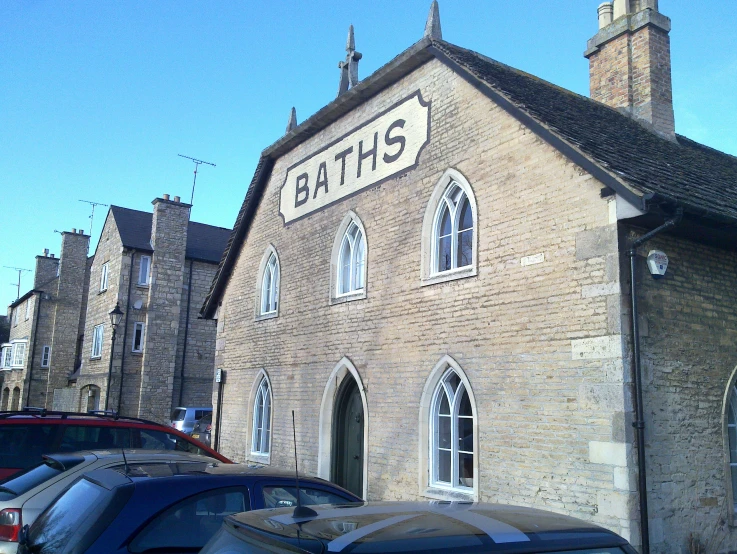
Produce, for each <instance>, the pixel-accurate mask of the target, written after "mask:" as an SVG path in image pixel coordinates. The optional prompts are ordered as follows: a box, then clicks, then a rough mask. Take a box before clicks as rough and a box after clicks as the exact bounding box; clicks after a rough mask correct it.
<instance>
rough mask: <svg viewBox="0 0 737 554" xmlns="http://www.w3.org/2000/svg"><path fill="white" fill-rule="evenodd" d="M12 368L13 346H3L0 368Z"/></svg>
mask: <svg viewBox="0 0 737 554" xmlns="http://www.w3.org/2000/svg"><path fill="white" fill-rule="evenodd" d="M12 366H13V345H12V344H6V345H3V349H2V356H1V357H0V368H2V369H10V368H11V367H12Z"/></svg>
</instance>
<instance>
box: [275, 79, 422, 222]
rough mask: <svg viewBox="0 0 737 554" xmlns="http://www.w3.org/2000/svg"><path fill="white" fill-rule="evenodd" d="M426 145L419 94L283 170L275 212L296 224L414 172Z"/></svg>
mask: <svg viewBox="0 0 737 554" xmlns="http://www.w3.org/2000/svg"><path fill="white" fill-rule="evenodd" d="M429 142H430V103H429V102H424V101H423V100H422V96H421V95H420V91H419V90H418V91H417V92H415V93H414V94H412V95H411V96H409V97H407V98H405V99H404V100H402V101H400V102H399V103H397V104H395V105H394V106H392V107H391V108H389V109H388V110H386V111H384V112H382V113H380V114H378V115H377V116H376V117H373V118H372V119H370V120H368V121H366V122H364V123H362V124H361V125H359V126H358V127H356V128H355V129H353V130H352V131H350V132H349V133H347V134H346V135H344V136H342V137H340V138H339V139H337V140H335V141H333V142H332V143H330V144H328V145H327V146H325V147H323V148H321V149H320V150H317V151H316V152H313V153H312V154H310V155H309V156H307V157H306V158H304V159H302V160H300V161H299V162H297V163H296V164H294V165H292V166H291V167H289V168H288V169H287V176H286V179H285V180H284V184H283V185H282V188H281V197H280V202H279V212H280V213H281V216H282V217H283V218H284V223H285V224H287V223H290V222H293V221H296V220H298V219H301V218H303V217H305V216H307V215H309V214H311V213H312V212H315V211H317V210H320V209H322V208H325V207H327V206H330V205H331V204H334V203H335V202H338V201H339V200H342V199H343V198H346V197H348V196H352V195H354V194H357V193H359V192H361V191H364V190H366V189H367V188H369V187H372V186H375V185H378V184H379V183H382V182H383V181H386V180H387V179H390V178H392V177H394V176H396V175H398V174H399V173H402V172H404V171H407V170H409V169H412V168H414V167H416V166H417V164H418V163H419V159H420V153H421V152H422V149H423V148H424V147H425V146H426V145H427V144H428V143H429Z"/></svg>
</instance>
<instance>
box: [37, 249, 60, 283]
mask: <svg viewBox="0 0 737 554" xmlns="http://www.w3.org/2000/svg"><path fill="white" fill-rule="evenodd" d="M58 268H59V258H55V257H54V256H53V255H51V256H50V255H49V249H48V248H45V249H44V253H43V255H41V256H36V272H35V273H34V275H33V288H34V289H41V288H42V286H43V285H44V284H45V283H48V282H49V281H51V280H52V279H53V278H55V277H56V272H57V270H58Z"/></svg>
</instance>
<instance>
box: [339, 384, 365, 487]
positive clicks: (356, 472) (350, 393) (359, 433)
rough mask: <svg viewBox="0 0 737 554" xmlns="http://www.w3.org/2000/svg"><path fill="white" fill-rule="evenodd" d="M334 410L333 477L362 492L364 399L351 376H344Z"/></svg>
mask: <svg viewBox="0 0 737 554" xmlns="http://www.w3.org/2000/svg"><path fill="white" fill-rule="evenodd" d="M333 414H334V417H333V449H332V450H333V459H332V471H331V474H332V481H333V482H334V483H336V484H338V485H340V486H341V487H343V488H344V489H348V490H349V491H351V492H352V493H353V494H355V495H358V496H363V456H364V453H363V424H364V416H363V402H362V401H361V394H360V392H359V390H358V385H357V384H356V381H355V380H354V379H352V378H350V377H349V378H346V379H343V382H342V383H341V385H340V388H339V390H338V394H337V396H336V398H335V410H334V412H333Z"/></svg>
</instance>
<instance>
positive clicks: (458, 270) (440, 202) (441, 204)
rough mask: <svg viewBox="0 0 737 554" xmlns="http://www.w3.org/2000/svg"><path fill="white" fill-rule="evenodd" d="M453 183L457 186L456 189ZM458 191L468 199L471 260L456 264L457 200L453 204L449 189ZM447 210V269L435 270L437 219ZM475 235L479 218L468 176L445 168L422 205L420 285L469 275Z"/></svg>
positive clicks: (475, 259)
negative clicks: (449, 233) (424, 206)
mask: <svg viewBox="0 0 737 554" xmlns="http://www.w3.org/2000/svg"><path fill="white" fill-rule="evenodd" d="M456 187H457V189H456ZM456 190H457V191H458V192H460V193H462V194H463V195H465V197H466V198H467V199H468V203H469V206H470V208H471V215H472V217H473V226H472V227H471V228H470V229H469V230H470V231H471V233H472V234H473V238H472V240H471V256H472V259H471V263H470V264H469V265H464V266H460V267H458V266H457V259H456V251H457V248H458V244H457V243H458V234H459V232H461V231H462V230H459V224H460V221H459V220H460V215H461V210H460V203H461V201H460V199H459V201H458V204H456V205H454V204H453V202H452V200H451V198H450V197H451V196H453V195H452V194H451V193H452V192H454V191H456ZM445 207H448V209H450V210H451V216H452V224H451V235H450V240H451V258H452V259H451V269H446V270H442V271H440V270H439V267H438V260H439V248H440V238H441V237H440V235H439V233H440V232H441V231H440V223H441V221H440V219H441V216H442V214H443V211H444V208H445ZM478 235H479V220H478V209H477V205H476V197H475V195H474V193H473V189H472V188H471V185H470V184H469V182H468V180H467V179H466V178H465V177H464V176H463V174H462V173H461V172H460V171H458V170H456V169H452V168H450V169H447V170H446V171H445V173H443V176H442V177H441V178H440V179H439V180H438V182H437V183H436V185H435V189H434V191H433V193H432V195H431V197H430V200H429V202H428V204H427V208H426V209H425V216H424V219H423V222H422V257H421V263H422V267H421V272H420V274H421V279H422V285H432V284H435V283H442V282H445V281H450V280H454V279H462V278H465V277H472V276H475V275H477V274H478V242H479V240H478Z"/></svg>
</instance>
